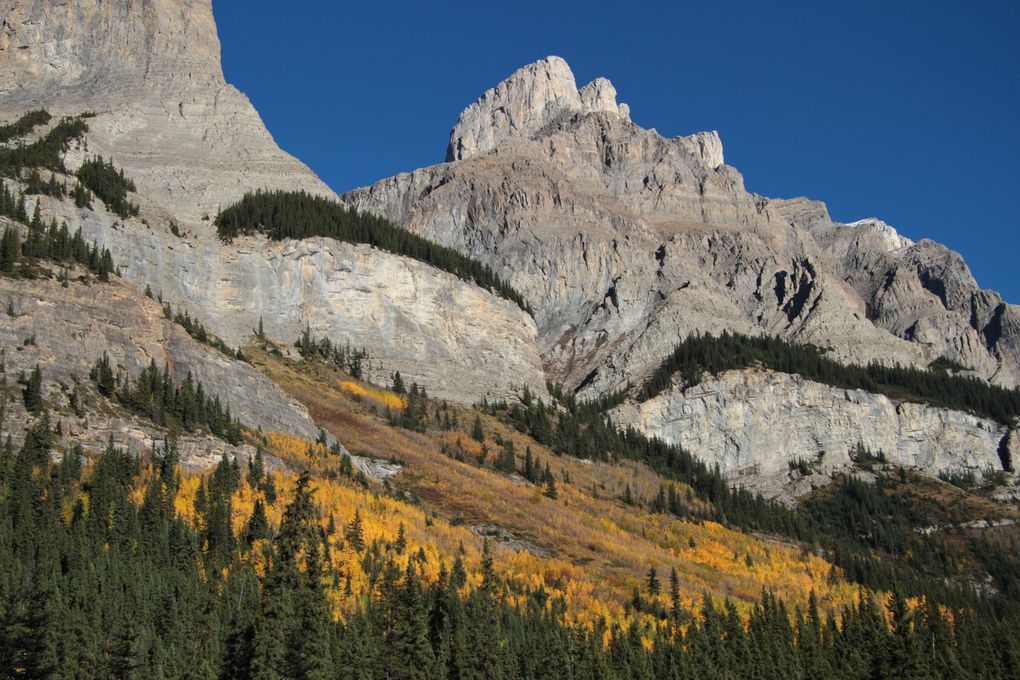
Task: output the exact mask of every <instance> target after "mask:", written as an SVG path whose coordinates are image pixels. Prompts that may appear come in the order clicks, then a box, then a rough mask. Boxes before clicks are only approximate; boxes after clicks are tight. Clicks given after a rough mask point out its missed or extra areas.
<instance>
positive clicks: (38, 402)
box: [21, 364, 43, 413]
mask: <svg viewBox="0 0 1020 680" xmlns="http://www.w3.org/2000/svg"><path fill="white" fill-rule="evenodd" d="M21 396H22V399H23V400H24V402H25V409H26V410H28V412H29V413H39V412H40V411H42V409H43V398H42V371H41V370H40V369H39V364H36V365H35V368H33V369H32V372H31V373H30V374H29V376H28V380H27V381H26V382H25V387H24V389H23V390H22V391H21Z"/></svg>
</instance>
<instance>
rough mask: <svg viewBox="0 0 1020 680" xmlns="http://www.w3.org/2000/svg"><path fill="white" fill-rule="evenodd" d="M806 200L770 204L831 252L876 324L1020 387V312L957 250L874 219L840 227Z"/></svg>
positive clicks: (836, 269)
mask: <svg viewBox="0 0 1020 680" xmlns="http://www.w3.org/2000/svg"><path fill="white" fill-rule="evenodd" d="M805 203H806V202H805V201H804V200H803V199H800V200H795V201H769V205H770V206H773V207H775V209H776V210H778V211H779V212H781V213H782V214H784V215H786V216H787V217H788V218H789V219H790V220H791V222H792V223H794V224H796V225H797V226H799V227H802V228H804V229H806V230H807V231H809V232H810V233H811V235H812V237H813V238H814V240H815V241H816V242H817V243H818V244H819V245H820V247H821V248H822V249H823V250H825V251H826V252H827V253H828V254H829V255H830V257H831V259H832V262H833V264H834V265H835V267H834V274H835V275H836V276H839V277H841V278H842V279H843V280H844V281H846V282H847V283H848V284H849V285H850V286H852V287H853V289H854V290H855V291H856V292H857V294H858V295H859V296H860V298H861V299H862V300H863V301H864V304H865V308H866V310H867V314H868V318H869V319H871V321H872V322H873V323H874V324H875V325H876V326H877V327H879V328H882V329H885V330H887V331H889V332H890V333H892V334H894V335H896V336H897V337H901V338H904V339H906V340H910V341H911V342H914V343H916V344H918V345H921V346H924V347H926V348H928V352H927V353H928V355H929V356H931V355H934V358H945V359H949V360H951V361H954V362H956V363H958V364H960V365H961V366H964V367H966V368H967V369H969V370H970V371H971V372H972V373H974V374H976V375H978V376H980V377H982V378H986V379H988V380H990V381H992V382H994V383H997V384H1000V385H1006V386H1016V385H1018V384H1020V307H1018V306H1016V305H1011V304H1008V303H1006V302H1005V301H1004V300H1003V299H1002V298H1001V296H1000V295H999V294H998V293H996V292H994V291H990V290H982V289H981V288H979V287H978V284H977V282H976V281H975V280H974V277H973V275H972V274H971V272H970V269H969V268H968V267H967V264H966V263H965V262H964V261H963V258H962V257H960V255H959V254H958V253H955V252H953V251H951V250H949V249H948V248H946V247H945V246H943V245H941V244H939V243H936V242H934V241H931V240H928V239H924V240H921V241H920V242H918V243H914V242H912V241H910V240H909V239H906V238H904V237H902V236H900V235H899V234H897V233H896V230H895V229H893V228H892V227H890V226H889V225H888V224H886V223H885V222H882V221H881V220H878V219H875V218H869V219H865V220H860V221H858V222H854V223H851V224H839V223H835V222H832V221H831V220H830V219H829V217H828V214H826V213H824V212H823V213H822V214H819V213H818V212H817V211H816V212H815V213H811V212H810V211H809V210H806V209H805V207H804V206H805Z"/></svg>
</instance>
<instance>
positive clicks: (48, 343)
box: [0, 277, 318, 458]
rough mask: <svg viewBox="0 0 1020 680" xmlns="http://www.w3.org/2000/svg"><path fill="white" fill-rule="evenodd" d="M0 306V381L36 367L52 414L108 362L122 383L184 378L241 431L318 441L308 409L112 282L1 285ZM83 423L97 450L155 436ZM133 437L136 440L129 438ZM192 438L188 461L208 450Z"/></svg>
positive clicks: (187, 443) (115, 423)
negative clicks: (148, 370) (198, 385)
mask: <svg viewBox="0 0 1020 680" xmlns="http://www.w3.org/2000/svg"><path fill="white" fill-rule="evenodd" d="M0 301H2V302H3V304H4V306H5V307H6V308H7V309H8V310H9V313H8V314H4V315H3V316H2V317H0V346H2V347H4V348H5V356H4V364H5V366H4V368H5V371H6V373H7V375H9V376H18V375H20V374H22V373H24V374H28V373H29V372H30V371H31V370H32V369H33V368H34V367H35V366H36V365H39V366H40V369H41V372H42V376H43V385H44V393H45V394H46V395H47V399H48V400H50V401H51V403H52V404H53V406H54V408H55V409H56V410H57V412H59V411H60V410H61V409H63V410H68V409H69V408H70V406H69V400H70V395H71V394H72V393H73V392H74V390H75V385H76V384H80V385H83V386H84V385H87V384H88V382H89V371H90V369H91V368H92V367H93V365H94V364H95V362H96V361H97V360H98V359H99V358H100V357H102V356H103V355H104V354H106V355H108V356H109V358H110V362H111V364H112V366H113V367H115V370H117V371H118V372H120V371H123V372H125V373H126V374H127V375H129V376H136V375H137V374H138V373H139V372H140V371H141V370H142V369H144V368H145V367H146V366H148V365H149V362H150V361H155V362H156V364H157V365H158V366H159V367H161V368H162V367H163V366H167V367H169V369H170V370H171V372H172V373H173V375H174V379H175V380H176V381H183V380H184V379H185V378H186V376H187V375H188V374H191V375H192V376H193V377H194V378H195V379H196V380H198V381H201V382H202V384H203V386H204V389H205V392H206V393H207V394H209V395H215V396H219V397H220V399H221V401H223V402H224V404H226V405H228V406H229V407H230V409H231V412H232V414H233V415H234V416H235V417H237V418H238V419H239V420H240V421H241V423H242V424H243V425H246V426H248V427H251V428H259V427H261V428H262V429H263V430H280V431H284V432H289V433H291V434H295V435H299V436H304V437H307V438H312V439H314V438H315V437H316V435H317V433H318V429H317V428H316V427H315V424H314V423H313V422H312V419H311V417H310V416H309V415H308V411H307V409H305V407H304V406H302V405H301V404H299V403H297V402H296V401H294V400H293V399H292V398H290V397H289V396H287V395H286V394H285V393H284V392H283V390H281V389H280V388H279V387H278V386H277V385H276V384H275V383H273V382H272V381H271V380H269V379H268V378H266V377H265V376H263V375H262V374H261V373H259V372H258V371H257V370H255V369H254V368H252V367H251V366H249V365H248V364H246V363H244V362H242V361H238V360H237V359H234V358H231V357H227V356H226V355H224V354H222V353H221V352H219V351H218V350H216V349H213V348H212V347H209V346H207V345H204V344H201V343H199V342H198V341H196V340H194V339H193V338H191V336H189V335H188V334H187V332H185V331H184V329H183V328H181V327H180V326H178V325H177V324H175V323H173V322H171V321H169V320H167V319H166V318H165V317H164V315H163V310H162V308H161V307H160V306H159V304H158V303H157V302H155V301H154V300H151V299H149V298H147V297H145V296H143V295H141V294H140V293H138V291H137V290H135V288H134V287H133V286H130V285H128V284H127V283H124V282H122V281H120V280H118V279H112V280H111V281H110V282H109V283H91V284H88V283H83V282H80V281H76V280H72V281H70V282H69V283H68V286H67V287H64V286H62V285H61V284H60V283H58V282H57V281H55V280H50V279H34V280H26V279H12V278H9V277H0ZM10 312H13V316H11V315H10ZM88 391H89V390H87V389H86V390H84V391H83V392H82V393H85V392H88ZM89 420H90V421H92V422H91V425H92V426H93V427H91V428H87V429H88V430H94V431H92V432H88V431H86V432H84V433H83V434H87V435H88V436H89V437H91V438H92V439H96V437H97V436H99V435H103V436H100V437H99V440H98V442H97V446H101V445H102V444H105V439H106V435H109V434H116V435H117V436H116V437H115V439H116V440H117V441H118V442H121V440H124V441H128V440H130V441H136V440H137V442H136V443H138V442H140V443H144V441H145V440H146V439H148V440H149V441H151V439H152V437H153V432H154V431H155V428H153V427H150V426H149V425H146V424H142V425H138V424H133V423H131V422H130V421H124V420H117V419H113V420H111V419H110V418H109V417H105V418H100V419H99V420H98V421H97V420H96V418H94V417H92V418H90V419H89ZM97 422H106V423H107V424H106V425H105V426H104V427H105V429H104V427H96V424H97ZM132 432H135V434H137V436H129V435H131V434H132ZM96 433H98V435H97V434H96ZM121 435H123V436H121ZM125 437H126V439H125ZM193 439H194V438H193V437H192V438H187V437H186V438H185V439H184V441H183V444H182V446H183V447H184V449H185V450H184V453H186V454H189V455H188V457H189V458H191V457H193V456H192V455H191V454H192V453H194V452H193V451H192V449H194V451H198V450H200V449H203V448H208V447H207V446H204V445H199V444H196V443H195V442H194V441H192V440H193ZM210 441H211V440H210ZM217 441H218V440H217ZM207 443H208V442H207ZM220 445H221V446H222V442H220ZM227 448H231V447H227ZM219 450H220V449H216V451H217V452H219ZM231 450H233V449H232V448H231Z"/></svg>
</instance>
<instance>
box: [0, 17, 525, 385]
mask: <svg viewBox="0 0 1020 680" xmlns="http://www.w3.org/2000/svg"><path fill="white" fill-rule="evenodd" d="M0 12H2V13H3V15H4V16H5V17H6V19H5V20H4V24H3V28H2V31H0V82H2V84H0V116H3V117H4V118H5V119H11V120H14V119H16V118H17V117H18V116H20V115H22V114H23V113H25V112H26V111H28V110H30V109H32V108H37V107H44V108H46V109H47V110H48V111H49V112H50V113H51V114H53V115H54V116H55V117H59V116H61V115H78V114H81V113H83V112H90V113H94V114H95V115H94V116H92V117H90V118H89V119H88V133H87V136H86V138H85V140H84V143H83V144H81V145H80V147H79V148H75V149H72V150H71V151H70V152H69V153H68V154H67V158H66V163H67V165H68V166H69V167H70V169H71V170H72V171H73V170H75V169H77V167H78V166H79V165H80V164H81V163H82V162H83V161H84V160H85V159H86V158H87V157H90V156H92V155H93V154H100V155H102V156H103V157H106V158H110V159H112V160H113V161H114V162H115V164H116V165H117V167H119V168H122V169H123V170H124V172H125V173H126V174H127V176H128V177H130V178H131V179H132V180H133V181H134V183H135V184H136V185H137V189H138V191H137V198H138V201H139V202H140V204H141V208H142V217H141V218H138V219H126V220H125V219H119V218H118V217H117V216H116V215H112V214H110V213H109V212H107V211H104V210H102V209H97V210H95V211H86V212H85V213H81V211H79V210H78V209H76V208H75V207H74V206H70V207H68V206H67V205H66V203H60V202H53V201H46V200H45V199H44V204H46V209H45V210H44V212H45V213H46V215H47V219H49V217H50V215H54V216H56V217H57V218H58V219H62V220H67V221H68V222H69V223H71V224H80V225H81V227H82V230H83V232H84V235H85V237H86V238H87V239H88V240H92V239H96V240H98V241H99V242H101V243H104V244H106V245H107V246H108V247H109V248H110V249H111V251H112V253H113V256H114V259H115V260H116V261H117V263H118V264H119V265H120V267H121V272H122V274H123V275H124V276H125V278H127V279H128V280H131V281H133V282H134V283H135V284H136V285H137V286H139V288H144V287H145V286H149V287H151V289H152V290H153V291H156V292H157V293H158V294H160V295H162V297H163V298H164V299H166V300H168V301H170V302H172V303H173V304H174V305H178V306H182V307H185V308H187V309H190V310H192V311H193V312H194V313H199V314H201V316H202V318H203V321H204V322H205V324H206V325H207V326H208V327H209V329H210V330H211V331H212V332H214V333H215V334H216V335H218V336H219V337H221V338H222V339H224V340H225V341H226V342H228V343H229V344H231V345H240V344H242V343H243V341H244V339H245V338H247V337H250V336H251V333H252V329H254V328H255V327H257V326H258V324H259V320H260V319H262V320H263V323H264V329H265V332H266V334H267V335H268V336H269V337H271V338H274V339H277V340H279V341H281V342H284V343H288V344H289V343H292V342H294V341H295V340H296V339H297V337H298V336H299V335H300V333H301V331H302V330H303V329H304V328H305V326H306V325H307V326H310V328H311V330H312V331H313V332H314V334H315V335H316V336H317V337H324V336H328V337H330V338H332V339H333V341H334V342H339V343H340V344H344V343H346V342H349V343H350V344H352V345H354V346H356V347H359V348H360V347H370V348H371V349H372V358H373V359H374V360H375V361H376V362H377V364H376V365H378V362H382V363H383V364H384V365H385V369H384V371H383V373H380V376H383V374H385V375H388V374H389V372H391V371H395V370H397V371H400V372H401V373H402V374H403V375H404V376H405V377H407V378H409V379H410V380H417V381H418V382H421V383H423V384H426V385H428V386H429V389H430V390H432V392H433V393H434V394H436V395H440V396H448V397H452V398H457V399H462V400H466V401H474V400H476V399H479V398H481V397H482V396H485V395H488V396H490V397H495V396H508V395H509V394H511V392H512V390H511V385H515V386H517V387H520V386H521V385H529V386H530V387H532V388H533V389H536V390H539V389H544V384H545V381H544V378H543V377H542V374H541V369H540V365H539V360H538V355H537V353H536V352H535V351H534V350H533V347H534V342H533V339H534V335H535V329H534V324H533V322H532V320H531V318H529V317H528V316H527V315H526V314H524V313H523V312H521V310H519V309H517V308H516V307H515V306H514V305H512V304H510V303H508V302H506V301H504V300H501V299H499V298H498V297H496V296H493V295H491V294H489V293H487V292H486V291H483V290H481V289H480V288H477V287H475V286H472V285H468V284H465V283H463V282H462V281H460V280H458V279H457V278H455V277H453V276H450V275H446V274H444V273H442V272H438V271H436V270H435V269H433V268H431V267H427V266H423V265H421V264H420V263H419V262H416V261H413V260H410V259H408V258H400V257H393V256H391V255H389V254H387V253H382V252H379V251H378V250H372V249H367V248H359V247H351V246H348V245H344V244H336V243H333V242H331V241H328V240H312V241H306V242H303V243H290V244H284V243H273V242H266V240H265V239H244V240H242V241H239V242H238V243H236V244H234V245H225V244H223V243H221V241H220V239H219V237H218V236H217V234H216V232H215V229H214V227H213V225H212V221H211V220H212V217H214V216H215V215H216V214H217V212H218V211H219V210H220V209H221V208H225V207H227V206H228V205H229V204H231V203H233V202H234V201H236V200H238V199H240V198H241V197H242V196H243V195H244V194H245V193H246V192H248V191H254V190H256V189H262V188H272V189H283V190H303V191H308V192H311V193H313V194H318V195H325V196H333V193H332V192H331V191H330V190H329V189H328V188H327V187H326V186H325V185H324V184H322V182H321V181H319V179H318V178H316V177H315V175H314V174H313V173H312V172H311V171H310V170H309V169H308V168H307V167H306V166H304V165H303V164H302V163H300V162H299V161H297V160H295V159H294V158H292V157H290V156H289V155H287V154H286V153H284V152H283V151H281V150H280V149H279V148H278V147H277V146H276V144H275V142H274V141H273V140H272V138H271V136H270V135H269V133H268V131H267V130H266V129H265V126H264V125H263V124H262V121H261V119H260V118H259V116H258V113H257V112H256V111H255V109H254V108H252V106H251V104H250V103H249V102H248V100H247V98H246V97H245V96H244V95H242V94H241V93H240V92H238V91H237V90H236V89H235V88H234V87H233V86H231V85H229V84H227V83H226V82H224V79H223V73H222V69H221V66H220V46H219V40H218V38H217V35H216V26H215V23H214V21H213V15H212V6H211V3H210V1H209V0H167V1H162V0H161V1H160V2H142V1H141V0H132V1H129V2H98V3H97V2H90V1H87V0H76V1H74V2H66V3H52V2H49V1H48V0H5V1H4V2H3V3H2V4H0ZM454 375H456V378H454V377H453V376H454Z"/></svg>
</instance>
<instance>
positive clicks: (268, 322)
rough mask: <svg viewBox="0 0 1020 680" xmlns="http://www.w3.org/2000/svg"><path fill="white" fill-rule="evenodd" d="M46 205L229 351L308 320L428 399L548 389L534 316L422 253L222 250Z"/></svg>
mask: <svg viewBox="0 0 1020 680" xmlns="http://www.w3.org/2000/svg"><path fill="white" fill-rule="evenodd" d="M41 200H42V201H43V206H44V208H43V210H42V213H43V214H44V215H46V216H47V219H49V216H51V215H52V216H56V217H57V218H58V219H59V220H64V221H67V222H68V223H69V224H79V225H80V226H81V227H82V230H83V233H84V235H85V237H86V238H87V239H88V240H95V241H97V242H99V243H104V244H107V245H108V247H109V248H110V249H111V251H112V253H113V257H114V262H116V263H118V264H121V263H123V266H122V268H121V270H122V274H123V275H124V276H125V277H126V278H127V279H129V280H132V281H136V282H137V283H138V284H139V285H140V286H141V285H143V284H144V285H148V286H150V288H151V289H152V291H153V292H154V293H155V294H158V295H162V296H163V297H164V298H166V299H168V300H171V301H173V302H174V303H175V304H177V303H180V304H183V305H185V308H186V309H188V310H189V312H195V311H201V312H205V313H204V314H203V315H202V317H203V323H204V325H205V326H206V327H207V328H208V329H209V330H210V331H212V332H213V333H215V334H216V335H218V336H219V337H221V338H222V339H223V340H224V341H225V342H227V343H228V344H229V345H231V346H241V345H243V344H244V343H245V342H246V341H247V339H248V338H250V337H251V336H252V334H253V332H254V329H255V328H257V327H258V324H259V320H260V319H261V320H262V322H263V326H264V330H265V333H266V336H267V337H269V338H270V339H273V340H276V341H278V342H280V343H282V344H286V345H290V344H291V343H293V342H294V341H295V340H296V339H297V338H298V336H299V335H300V334H301V331H302V330H304V328H305V327H306V326H308V327H310V328H311V332H312V334H313V335H314V336H315V337H317V338H322V337H328V338H330V339H331V340H332V341H333V342H334V343H340V344H345V343H350V344H351V346H353V347H356V348H361V347H364V348H366V349H367V350H368V353H369V357H370V361H371V366H370V367H369V375H371V376H372V377H374V378H377V379H379V380H380V381H382V382H384V383H387V382H388V381H389V376H390V373H391V372H393V371H400V373H401V375H403V376H404V378H405V380H407V381H408V384H410V382H411V381H417V382H418V383H420V384H422V385H425V386H427V388H428V390H429V392H430V394H433V395H434V396H438V397H443V398H450V399H455V400H463V401H474V400H477V399H480V398H481V397H482V396H488V397H489V398H504V397H507V396H509V395H510V394H511V393H515V392H516V391H517V390H518V389H519V388H520V387H521V386H523V385H528V386H529V387H530V388H531V389H532V390H536V391H538V392H539V393H541V392H542V391H544V390H545V381H544V377H543V376H542V370H541V364H540V361H539V357H538V352H537V351H536V349H535V337H536V334H537V332H536V329H535V323H534V321H533V320H532V319H531V317H529V316H528V315H527V314H525V313H524V312H523V311H521V310H520V308H518V307H517V306H516V305H515V304H513V303H512V302H509V301H507V300H504V299H503V298H500V297H497V296H495V295H492V294H490V293H488V292H487V291H484V290H482V289H481V288H479V287H477V286H474V285H472V284H469V283H466V282H464V281H462V280H460V279H458V278H457V277H455V276H453V275H452V274H448V273H447V272H443V271H440V270H437V269H434V268H432V267H430V266H428V265H426V264H423V263H421V262H418V261H417V260H412V259H409V258H404V257H397V256H394V255H389V254H387V253H383V252H380V251H378V250H376V249H374V248H371V247H369V246H364V245H357V246H355V245H351V244H348V243H338V242H335V241H332V240H330V239H325V238H313V239H306V240H302V241H267V240H265V239H263V238H244V239H237V240H236V241H235V242H234V243H233V244H231V245H230V246H224V245H222V244H220V243H219V242H218V241H210V240H206V239H189V238H183V239H182V238H177V237H175V236H173V235H171V234H167V233H166V232H164V231H162V230H155V229H147V228H145V227H144V226H142V227H139V226H128V225H120V226H117V225H115V224H114V223H112V222H111V220H110V219H109V216H107V215H104V214H103V213H101V212H98V213H97V212H93V211H90V210H78V209H77V208H75V207H74V206H73V205H72V204H68V203H67V202H65V201H56V200H52V199H47V198H45V197H44V198H43V199H41ZM125 232H127V235H128V236H129V237H128V238H125V237H124V236H125Z"/></svg>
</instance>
